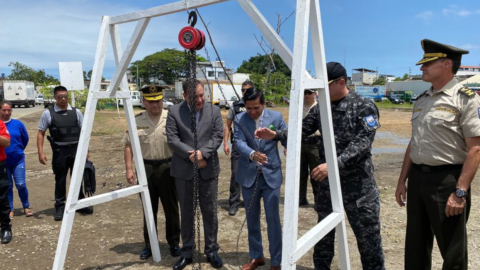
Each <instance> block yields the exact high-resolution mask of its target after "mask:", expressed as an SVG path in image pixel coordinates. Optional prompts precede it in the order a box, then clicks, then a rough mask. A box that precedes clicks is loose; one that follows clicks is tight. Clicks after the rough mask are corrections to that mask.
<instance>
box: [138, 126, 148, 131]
mask: <svg viewBox="0 0 480 270" xmlns="http://www.w3.org/2000/svg"><path fill="white" fill-rule="evenodd" d="M142 129H149V127H138V126H137V130H142Z"/></svg>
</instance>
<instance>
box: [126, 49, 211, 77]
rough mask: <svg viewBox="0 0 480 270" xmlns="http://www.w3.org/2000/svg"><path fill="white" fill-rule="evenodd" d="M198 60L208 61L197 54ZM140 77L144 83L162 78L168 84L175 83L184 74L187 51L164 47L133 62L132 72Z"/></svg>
mask: <svg viewBox="0 0 480 270" xmlns="http://www.w3.org/2000/svg"><path fill="white" fill-rule="evenodd" d="M197 61H200V62H203V61H207V60H206V59H205V58H204V57H203V56H201V55H197ZM137 66H138V77H139V79H140V81H141V82H142V83H144V84H145V83H154V82H155V81H157V80H162V81H164V82H165V83H166V84H174V83H175V81H176V80H177V79H178V78H180V77H183V76H184V73H185V66H186V61H185V52H183V51H180V50H177V49H164V50H162V51H160V52H156V53H154V54H151V55H147V56H146V57H145V58H143V59H142V60H139V61H135V62H132V63H131V65H130V72H131V74H132V76H133V77H134V78H137ZM140 86H141V85H140Z"/></svg>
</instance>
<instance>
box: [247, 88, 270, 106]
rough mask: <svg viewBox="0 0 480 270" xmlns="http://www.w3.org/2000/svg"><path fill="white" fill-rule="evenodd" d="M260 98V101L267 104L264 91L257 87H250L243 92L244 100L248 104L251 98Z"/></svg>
mask: <svg viewBox="0 0 480 270" xmlns="http://www.w3.org/2000/svg"><path fill="white" fill-rule="evenodd" d="M257 98H260V103H262V104H265V95H264V94H263V92H262V91H260V90H258V89H256V88H248V89H247V90H246V91H245V94H243V102H244V103H245V104H246V103H247V101H249V100H256V99H257Z"/></svg>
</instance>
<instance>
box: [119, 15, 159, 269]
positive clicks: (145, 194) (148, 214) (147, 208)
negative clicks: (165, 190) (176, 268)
mask: <svg viewBox="0 0 480 270" xmlns="http://www.w3.org/2000/svg"><path fill="white" fill-rule="evenodd" d="M147 24H148V20H147V21H143V20H141V21H140V22H139V23H138V26H137V29H143V30H141V31H134V33H133V35H132V38H131V40H130V43H129V46H127V48H129V49H128V51H126V52H125V53H128V54H130V56H133V54H134V53H135V50H136V48H137V46H138V44H139V43H140V39H141V37H142V34H143V32H144V30H145V28H146V26H147ZM110 35H111V38H112V45H113V46H112V47H113V54H114V56H115V63H116V65H117V70H119V69H122V67H120V66H119V65H120V59H122V58H123V51H122V45H121V41H120V36H119V34H118V25H115V26H112V25H111V26H110ZM131 58H132V57H126V58H125V59H127V62H128V63H130V60H131ZM123 74H124V75H123V76H122V82H121V85H122V87H121V89H122V91H128V92H129V90H128V84H127V77H126V76H125V73H123ZM115 91H116V88H113V89H112V93H115ZM123 104H124V106H123V107H124V110H125V115H126V119H128V121H127V123H128V127H129V132H130V133H129V134H137V128H136V123H135V116H134V112H133V106H132V100H131V99H130V95H128V96H127V97H126V98H124V99H123ZM130 137H131V138H130V139H131V140H130V141H131V142H132V148H133V151H134V154H135V155H134V156H135V157H138V154H139V156H140V157H141V156H142V153H141V148H140V142H139V141H138V137H137V136H130ZM132 137H133V138H132ZM135 140H136V141H135ZM137 151H139V152H137ZM135 168H136V169H137V175H138V183H139V185H140V186H141V187H143V188H142V189H141V193H140V194H141V196H142V202H143V209H144V211H143V212H144V215H145V219H146V222H147V231H148V236H149V238H150V247H151V249H152V255H153V260H154V261H155V262H159V261H160V260H161V254H160V248H159V246H158V237H157V230H156V226H155V220H154V217H153V211H152V204H151V202H150V193H149V191H148V184H147V179H146V173H145V167H144V164H143V159H138V158H136V159H135Z"/></svg>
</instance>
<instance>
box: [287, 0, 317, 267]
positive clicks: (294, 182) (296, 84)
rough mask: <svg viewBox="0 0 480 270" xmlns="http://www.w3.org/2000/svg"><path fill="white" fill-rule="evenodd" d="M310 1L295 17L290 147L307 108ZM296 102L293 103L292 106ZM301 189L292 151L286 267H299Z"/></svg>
mask: <svg viewBox="0 0 480 270" xmlns="http://www.w3.org/2000/svg"><path fill="white" fill-rule="evenodd" d="M309 6H310V2H309V1H301V0H300V1H297V14H296V21H295V41H294V48H293V65H292V86H293V88H292V90H291V91H290V101H291V102H290V105H291V106H290V111H289V114H288V117H289V118H288V119H289V122H288V129H289V132H288V144H287V149H300V148H301V138H302V134H301V130H302V111H303V106H302V104H303V88H304V86H303V84H304V83H303V78H304V77H305V66H306V64H307V42H308V16H309V14H308V12H307V11H308V9H309ZM292 105H293V106H292ZM299 190H300V151H295V150H293V151H289V153H288V155H287V171H286V174H285V209H284V219H283V246H282V247H283V248H282V268H283V269H284V270H289V269H295V268H296V262H295V261H294V260H293V259H292V255H293V253H294V252H295V251H296V250H297V232H298V202H299V197H298V192H299Z"/></svg>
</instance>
